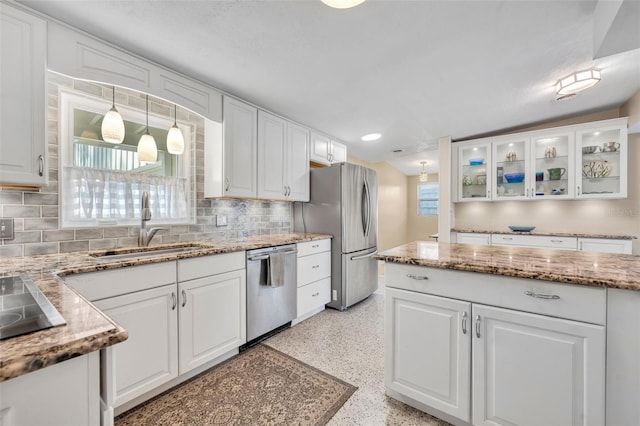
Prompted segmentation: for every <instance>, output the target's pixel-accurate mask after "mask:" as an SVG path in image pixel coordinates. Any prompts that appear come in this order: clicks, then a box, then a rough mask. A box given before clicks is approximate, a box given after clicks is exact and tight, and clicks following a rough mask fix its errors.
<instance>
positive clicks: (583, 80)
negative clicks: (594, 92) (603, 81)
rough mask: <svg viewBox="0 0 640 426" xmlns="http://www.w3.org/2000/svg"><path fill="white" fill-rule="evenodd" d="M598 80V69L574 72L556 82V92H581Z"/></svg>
mask: <svg viewBox="0 0 640 426" xmlns="http://www.w3.org/2000/svg"><path fill="white" fill-rule="evenodd" d="M599 81H600V70H596V69H590V70H585V71H578V72H574V73H573V74H571V75H569V76H567V77H564V78H562V79H560V80H558V82H557V83H556V93H557V94H558V95H569V94H575V93H578V92H582V91H583V90H585V89H588V88H589V87H593V86H595V85H596V84H598V82H599Z"/></svg>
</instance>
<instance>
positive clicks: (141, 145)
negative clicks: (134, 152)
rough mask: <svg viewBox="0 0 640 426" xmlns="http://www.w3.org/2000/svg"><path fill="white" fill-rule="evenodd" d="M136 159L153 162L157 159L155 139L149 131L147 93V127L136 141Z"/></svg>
mask: <svg viewBox="0 0 640 426" xmlns="http://www.w3.org/2000/svg"><path fill="white" fill-rule="evenodd" d="M138 160H139V161H145V162H147V163H155V162H156V161H157V160H158V148H157V147H156V140H155V139H154V138H153V136H151V134H150V133H149V95H147V128H146V130H145V131H144V135H142V137H141V138H140V140H139V141H138Z"/></svg>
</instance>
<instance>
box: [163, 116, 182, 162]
mask: <svg viewBox="0 0 640 426" xmlns="http://www.w3.org/2000/svg"><path fill="white" fill-rule="evenodd" d="M177 117H178V107H177V106H176V104H173V126H171V128H170V129H169V133H167V151H169V154H176V155H181V154H182V153H184V136H182V131H181V130H180V128H179V127H178V123H177Z"/></svg>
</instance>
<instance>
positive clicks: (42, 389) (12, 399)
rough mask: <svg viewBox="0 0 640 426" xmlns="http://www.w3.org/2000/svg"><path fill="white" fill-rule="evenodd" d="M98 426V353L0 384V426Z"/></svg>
mask: <svg viewBox="0 0 640 426" xmlns="http://www.w3.org/2000/svg"><path fill="white" fill-rule="evenodd" d="M100 424H101V423H100V358H99V353H98V352H91V353H89V354H86V355H82V356H79V357H76V358H72V359H70V360H68V361H63V362H60V363H57V364H54V365H51V366H49V367H46V368H42V369H40V370H37V371H33V372H31V373H28V374H25V375H22V376H19V377H16V378H15V379H11V380H8V381H5V382H2V383H0V425H48V426H57V425H60V426H63V425H65V426H66V425H92V426H98V425H100Z"/></svg>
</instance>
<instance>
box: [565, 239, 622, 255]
mask: <svg viewBox="0 0 640 426" xmlns="http://www.w3.org/2000/svg"><path fill="white" fill-rule="evenodd" d="M578 250H580V251H595V252H600V253H621V254H632V252H633V241H632V240H616V239H610V238H578Z"/></svg>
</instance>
